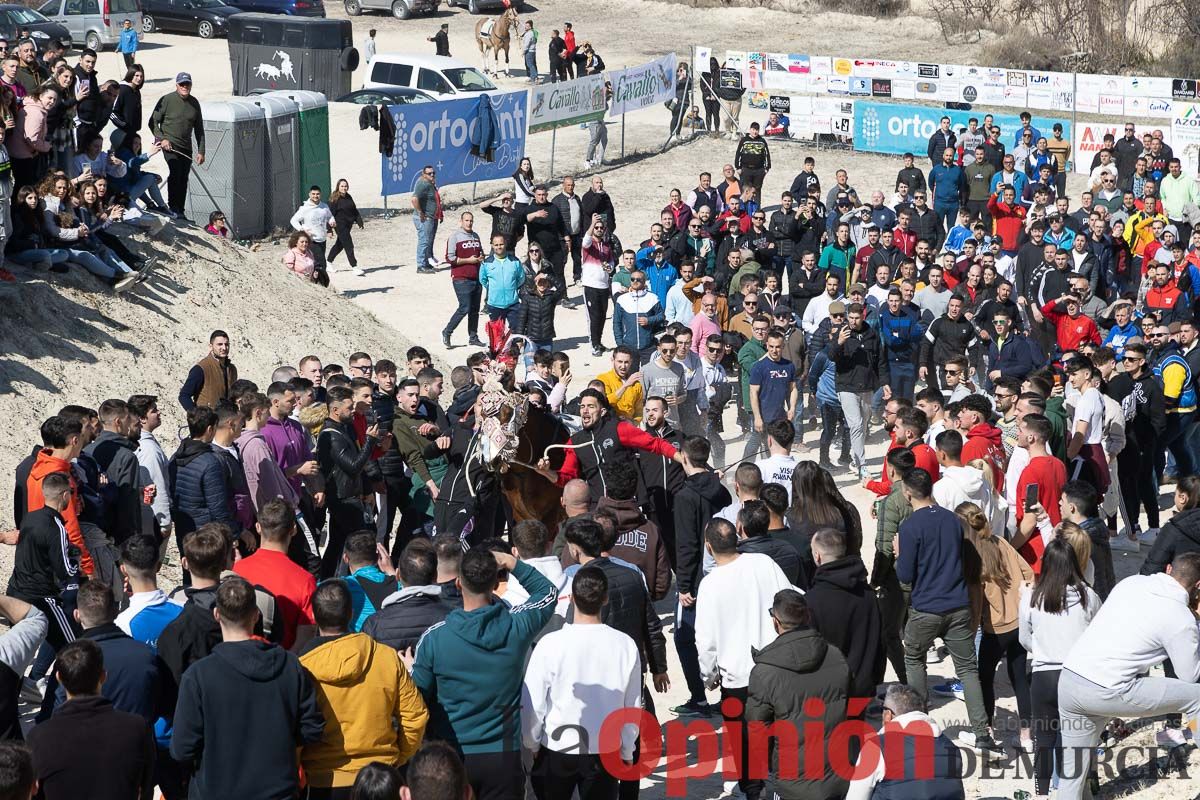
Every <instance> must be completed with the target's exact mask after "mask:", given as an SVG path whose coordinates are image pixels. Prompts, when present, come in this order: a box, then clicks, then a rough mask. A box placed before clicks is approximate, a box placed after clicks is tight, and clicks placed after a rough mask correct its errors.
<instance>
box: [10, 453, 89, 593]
mask: <svg viewBox="0 0 1200 800" xmlns="http://www.w3.org/2000/svg"><path fill="white" fill-rule="evenodd" d="M55 472H64V473H66V474H67V476H68V477H69V478H70V479H71V502H70V503H68V504H67V507H66V508H65V509H63V512H62V516H63V525H64V526H65V527H66V529H67V538H68V539H70V540H71V544H73V545H75V546H76V547H78V548H79V567H80V569H82V570H83V574H85V575H87V576H88V577H91V576H92V575H93V574H95V572H96V566H95V564H93V563H92V554H91V553H90V552H88V548H87V543H86V542H85V541H84V540H83V530H82V529H80V527H79V512H80V511H81V510H83V500H82V499H81V498H80V497H79V484H77V483H76V482H75V475H74V474H73V473H72V472H71V464H70V462H68V461H64V460H63V459H61V458H57V457H56V456H53V455H51V454H50V451H49V450H42V451H41V452H40V453H38V455H37V459H36V460H35V461H34V462H33V468H32V469H30V471H29V479H28V480H27V481H26V482H25V493H26V500H25V503H26V507H27V509H28V510H29V511H37V510H38V509H39V508H42V507H43V506H45V505H46V498H45V497H43V496H42V481H43V480H45V478H46V476H47V475H50V474H52V473H55Z"/></svg>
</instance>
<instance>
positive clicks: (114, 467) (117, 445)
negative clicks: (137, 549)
mask: <svg viewBox="0 0 1200 800" xmlns="http://www.w3.org/2000/svg"><path fill="white" fill-rule="evenodd" d="M85 452H86V453H87V454H88V455H90V456H91V457H92V458H94V459H96V463H97V464H99V465H100V469H102V470H104V474H105V475H107V476H108V481H109V483H111V484H113V485H114V486H115V487H116V490H117V497H116V502H115V503H111V504H109V507H108V509H107V510H108V513H107V514H106V515H105V518H104V521H103V522H102V523H101V527H102V528H103V529H104V532H105V533H107V534H108V535H109V536H111V537H112V538H113V539H114V540H115V541H116V543H117V544H120V543H121V542H123V541H125V540H126V539H128V538H129V537H130V536H133V535H135V534H138V533H141V532H142V481H141V478H140V477H139V471H140V469H141V465H140V464H139V463H138V459H137V445H136V444H134V443H133V442H132V441H130V440H129V437H128V436H122V435H120V434H119V433H114V432H113V431H101V432H100V435H99V436H97V437H96V441H94V442H92V443H91V444H90V445H88V447H87V450H86V451H85Z"/></svg>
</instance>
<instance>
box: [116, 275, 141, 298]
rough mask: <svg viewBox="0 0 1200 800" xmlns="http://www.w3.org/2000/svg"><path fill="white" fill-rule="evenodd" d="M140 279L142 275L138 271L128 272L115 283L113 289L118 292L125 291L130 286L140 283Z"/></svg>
mask: <svg viewBox="0 0 1200 800" xmlns="http://www.w3.org/2000/svg"><path fill="white" fill-rule="evenodd" d="M140 280H141V276H140V275H139V274H138V273H136V272H128V273H126V274H125V277H123V278H121V279H120V280H119V281H117V282H116V283H114V284H113V291H114V292H117V293H120V292H123V291H125V290H126V289H128V288H129V287H130V286H133V285H134V284H135V283H138V282H139V281H140Z"/></svg>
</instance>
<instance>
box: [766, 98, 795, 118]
mask: <svg viewBox="0 0 1200 800" xmlns="http://www.w3.org/2000/svg"><path fill="white" fill-rule="evenodd" d="M767 110H768V111H774V112H775V113H776V114H790V113H792V98H790V97H788V96H786V95H778V94H773V95H771V96H770V97H768V98H767Z"/></svg>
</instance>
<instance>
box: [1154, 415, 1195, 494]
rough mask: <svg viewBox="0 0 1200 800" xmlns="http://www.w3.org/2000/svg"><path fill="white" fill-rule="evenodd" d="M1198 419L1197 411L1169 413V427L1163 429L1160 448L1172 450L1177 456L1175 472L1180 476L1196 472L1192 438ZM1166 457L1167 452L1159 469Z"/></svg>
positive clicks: (1159, 465) (1160, 468) (1160, 461)
mask: <svg viewBox="0 0 1200 800" xmlns="http://www.w3.org/2000/svg"><path fill="white" fill-rule="evenodd" d="M1195 420H1196V412H1195V411H1189V412H1187V413H1186V414H1167V429H1166V430H1165V431H1163V435H1162V441H1161V443H1160V444H1159V448H1160V449H1161V450H1162V451H1168V450H1169V451H1170V453H1171V455H1172V456H1174V457H1175V474H1176V475H1178V476H1179V477H1180V478H1182V477H1184V476H1186V475H1194V474H1196V466H1195V463H1194V462H1193V461H1192V449H1191V446H1190V445H1191V442H1190V441H1189V439H1190V438H1191V432H1192V426H1193V423H1194V422H1195ZM1165 458H1166V454H1165V452H1163V455H1162V456H1160V458H1159V463H1158V465H1157V466H1158V469H1159V471H1161V470H1162V463H1163V459H1165Z"/></svg>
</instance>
